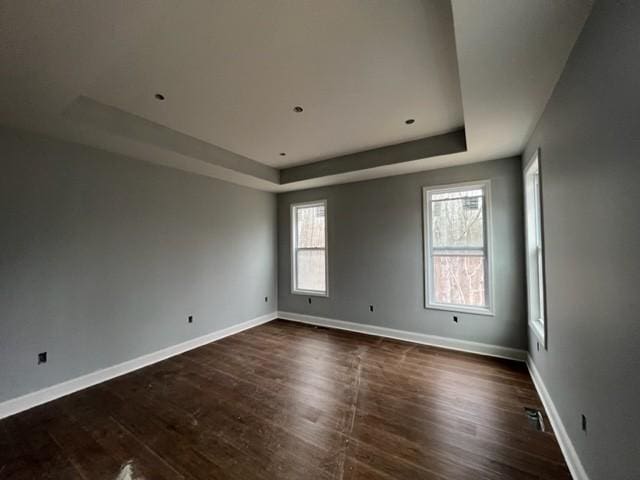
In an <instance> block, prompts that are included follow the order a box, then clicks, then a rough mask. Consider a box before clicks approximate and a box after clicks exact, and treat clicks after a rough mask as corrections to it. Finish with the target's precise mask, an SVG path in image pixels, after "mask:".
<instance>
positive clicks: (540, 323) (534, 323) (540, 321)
mask: <svg viewBox="0 0 640 480" xmlns="http://www.w3.org/2000/svg"><path fill="white" fill-rule="evenodd" d="M536 162H537V164H538V178H539V180H538V181H539V185H540V197H541V196H542V183H541V180H540V179H541V177H542V176H541V169H540V149H539V148H537V149H536V151H535V152H534V153H533V155H531V158H529V160H528V161H527V163H526V165H525V167H524V169H523V173H522V182H523V190H524V208H525V218H524V230H525V231H524V233H525V242H526V244H525V246H526V255H525V257H526V267H527V318H528V323H529V328H530V329H531V330H533V332H534V333H535V335H536V337H538V340H540V342H541V343H542V345H543V347H544V348H547V314H546V313H547V312H546V295H545V271H544V235H543V232H542V231H541V232H540V242H541V246H540V247H539V248H540V249H541V261H542V265H541V266H540V267H541V270H542V272H541V274H540V273H538V282H537V284H538V290H539V296H540V297H539V298H540V305H539V310H540V318H533V316H532V310H533V309H532V308H531V303H532V302H533V298H532V293H531V270H532V269H533V268H534V265H531V259H530V255H529V251H530V249H531V245H530V241H529V231H528V228H529V221H530V218H529V217H530V216H531V215H533V214H534V213H532V212H531V206H530V205H529V201H528V198H527V189H528V187H529V186H528V180H527V177H528V176H529V173H530V171H531V169H532V168H533V166H534V165H535V164H536ZM538 204H539V209H540V224H541V225H540V228H542V198H539V201H538Z"/></svg>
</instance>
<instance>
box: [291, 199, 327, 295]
mask: <svg viewBox="0 0 640 480" xmlns="http://www.w3.org/2000/svg"><path fill="white" fill-rule="evenodd" d="M292 228H293V258H292V260H293V283H294V291H300V292H311V293H320V294H326V291H327V284H326V278H327V275H326V265H327V261H326V260H327V258H326V255H327V251H326V250H327V249H326V203H325V202H324V201H321V202H313V203H308V204H300V205H294V206H293V207H292Z"/></svg>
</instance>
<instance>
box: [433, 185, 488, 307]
mask: <svg viewBox="0 0 640 480" xmlns="http://www.w3.org/2000/svg"><path fill="white" fill-rule="evenodd" d="M423 193H424V205H423V207H424V225H425V264H426V272H425V289H426V292H425V298H426V307H427V308H440V309H444V310H453V311H466V312H471V313H479V314H485V315H492V314H493V301H492V285H491V258H490V251H491V249H490V248H489V247H490V242H491V229H490V228H489V227H490V225H491V222H490V220H491V218H490V215H491V210H490V208H491V205H490V191H489V182H488V181H482V182H475V183H469V184H461V185H452V186H445V187H436V188H427V187H425V188H424V190H423Z"/></svg>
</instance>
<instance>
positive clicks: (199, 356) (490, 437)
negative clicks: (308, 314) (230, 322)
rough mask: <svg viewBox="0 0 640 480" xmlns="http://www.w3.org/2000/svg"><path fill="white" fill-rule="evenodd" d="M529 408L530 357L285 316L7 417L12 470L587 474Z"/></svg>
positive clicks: (154, 476) (78, 473) (1, 437)
mask: <svg viewBox="0 0 640 480" xmlns="http://www.w3.org/2000/svg"><path fill="white" fill-rule="evenodd" d="M524 407H537V408H539V409H542V405H541V403H540V400H539V398H538V396H537V394H536V392H535V390H534V387H533V384H532V382H531V379H530V378H529V374H528V373H527V370H526V367H525V366H524V365H523V364H520V363H515V362H510V361H506V360H498V359H492V358H487V357H481V356H476V355H471V354H465V353H458V352H452V351H447V350H443V349H438V348H432V347H426V346H420V345H415V344H411V343H405V342H400V341H395V340H388V339H382V338H379V337H372V336H366V335H359V334H354V333H348V332H341V331H337V330H328V329H323V328H315V327H311V326H305V325H300V324H295V323H291V322H286V321H281V320H278V321H274V322H271V323H268V324H266V325H263V326H260V327H257V328H254V329H252V330H248V331H245V332H243V333H239V334H237V335H234V336H232V337H227V338H225V339H223V340H220V341H218V342H215V343H211V344H209V345H206V346H204V347H201V348H198V349H196V350H192V351H190V352H187V353H185V354H182V355H179V356H177V357H173V358H171V359H168V360H166V361H163V362H161V363H157V364H155V365H152V366H150V367H147V368H144V369H141V370H138V371H136V372H133V373H131V374H128V375H125V376H122V377H119V378H117V379H114V380H111V381H109V382H107V383H103V384H101V385H98V386H95V387H92V388H89V389H87V390H84V391H82V392H78V393H76V394H73V395H70V396H67V397H64V398H61V399H59V400H56V401H54V402H51V403H48V404H46V405H43V406H40V407H37V408H34V409H32V410H29V411H27V412H24V413H21V414H18V415H14V416H12V417H9V418H6V419H4V420H0V478H2V479H39V478H50V479H90V480H100V479H105V480H107V479H108V480H129V479H132V480H134V479H135V480H142V479H145V480H161V479H216V478H225V479H226V478H228V479H240V480H249V479H282V478H286V479H304V480H311V479H431V478H433V479H498V478H499V479H532V478H549V479H556V478H566V479H569V478H571V477H570V475H569V472H568V470H567V468H566V466H565V463H564V460H563V457H562V454H561V452H560V449H559V447H558V444H557V443H556V440H555V437H554V435H553V433H550V432H548V431H547V432H541V431H537V430H536V428H535V426H534V425H533V424H532V423H530V421H529V420H527V417H526V415H525V411H524ZM548 423H549V422H548V421H547V422H546V424H547V425H546V426H547V428H550V426H549V425H548Z"/></svg>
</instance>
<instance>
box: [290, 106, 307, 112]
mask: <svg viewBox="0 0 640 480" xmlns="http://www.w3.org/2000/svg"><path fill="white" fill-rule="evenodd" d="M303 110H304V108H302V107H301V106H300V105H296V106H295V107H293V111H294V112H296V113H300V112H302V111H303Z"/></svg>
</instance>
